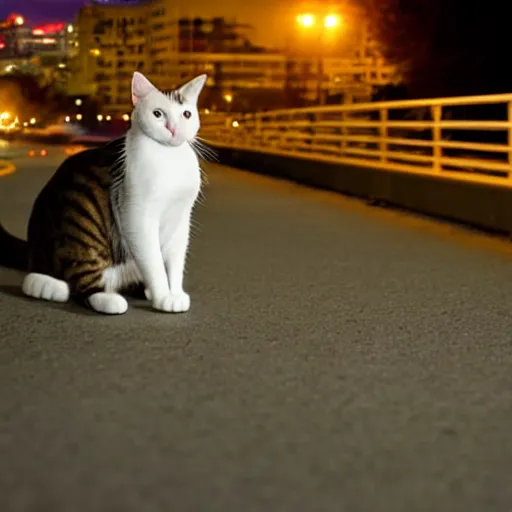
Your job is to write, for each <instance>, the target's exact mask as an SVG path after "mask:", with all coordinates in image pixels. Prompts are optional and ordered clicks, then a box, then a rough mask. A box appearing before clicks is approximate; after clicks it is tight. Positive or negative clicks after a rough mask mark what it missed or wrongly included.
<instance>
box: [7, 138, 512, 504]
mask: <svg viewBox="0 0 512 512" xmlns="http://www.w3.org/2000/svg"><path fill="white" fill-rule="evenodd" d="M7 149H9V150H10V151H12V154H11V158H12V162H13V163H14V164H15V165H16V166H17V172H15V173H13V174H10V175H8V176H4V177H0V219H1V220H2V222H3V223H4V225H5V226H6V227H7V228H9V229H10V230H12V231H13V232H15V233H16V234H18V235H23V234H24V232H25V228H26V222H27V218H28V213H29V211H30V207H31V205H32V202H33V200H34V197H35V196H36V194H37V193H38V191H39V190H40V188H41V187H42V185H43V184H44V183H45V181H46V180H47V179H48V177H49V176H50V174H51V173H52V172H53V170H54V169H55V167H56V166H57V165H58V163H59V162H60V161H62V159H63V158H64V157H65V153H64V150H63V148H48V151H49V154H48V156H46V157H37V158H36V157H33V158H31V157H29V156H28V151H29V150H30V149H31V147H28V146H18V147H17V150H16V151H17V152H16V151H14V148H7ZM7 149H5V148H4V150H5V151H6V150H7ZM0 158H1V157H0ZM208 169H209V178H210V185H209V186H208V187H207V188H206V190H205V200H204V204H202V205H201V206H199V207H198V209H197V212H196V216H195V229H194V233H195V235H194V238H193V241H192V244H191V257H190V261H189V267H188V275H187V280H186V281H187V287H188V289H189V291H190V293H191V296H192V309H191V311H190V313H188V314H184V315H177V316H173V315H166V314H162V313H156V312H153V311H152V310H151V309H150V308H149V307H148V304H147V303H146V302H143V301H132V302H131V309H130V310H129V311H128V313H127V314H126V315H125V316H122V317H116V318H111V317H104V316H99V315H96V314H94V313H91V312H88V311H85V310H83V309H81V308H79V307H78V306H75V305H73V304H66V305H57V304H49V303H44V302H37V301H31V300H28V299H26V298H24V297H22V296H20V292H19V285H20V282H21V278H22V275H21V274H19V273H17V272H12V271H8V270H5V269H1V268H0V326H1V331H0V333H1V334H0V511H2V512H15V511H16V512H18V511H30V512H32V511H34V512H36V511H43V510H44V511H46V510H48V511H51V512H82V511H83V512H89V511H94V512H116V511H119V512H146V511H147V512H160V511H161V512H170V511H172V512H174V511H175V512H232V511H236V512H252V511H254V512H274V511H275V512H341V511H347V512H380V511H382V512H459V511H460V512H484V511H485V512H510V510H512V486H511V485H510V478H511V475H512V435H511V429H512V427H511V426H512V392H511V390H512V250H511V247H510V245H509V244H508V243H504V242H501V241H499V240H493V239H491V238H487V237H483V236H480V235H478V234H475V233H469V232H464V231H461V230H459V229H458V228H455V227H453V226H449V225H444V224H440V223H435V222H431V221H426V220H422V219H418V218H414V217H410V216H405V215H402V214H400V213H395V212H391V211H383V210H378V209H372V208H370V207H367V206H365V205H363V204H361V203H359V202H357V201H353V200H349V199H346V198H343V197H340V196H336V195H334V194H329V193H325V192H319V191H313V190H308V189H306V188H302V187H299V186H296V185H293V184H290V183H285V182H278V181H273V180H270V179H266V178H262V177H259V176H254V175H250V174H247V173H244V172H241V171H236V170H232V169H228V168H226V167H222V166H209V168H208ZM0 250H2V248H0Z"/></svg>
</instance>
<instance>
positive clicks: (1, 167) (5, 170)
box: [0, 160, 16, 176]
mask: <svg viewBox="0 0 512 512" xmlns="http://www.w3.org/2000/svg"><path fill="white" fill-rule="evenodd" d="M14 171H16V166H15V165H14V164H11V162H8V161H7V160H0V176H7V175H8V174H12V173H13V172H14Z"/></svg>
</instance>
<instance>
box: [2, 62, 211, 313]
mask: <svg viewBox="0 0 512 512" xmlns="http://www.w3.org/2000/svg"><path fill="white" fill-rule="evenodd" d="M205 81H206V76H205V75H201V76H198V77H197V78H194V79H193V80H191V81H190V82H188V83H187V84H185V85H184V86H183V87H181V88H179V89H177V90H175V91H173V92H172V93H170V94H165V93H163V92H161V91H159V90H158V89H157V88H155V87H154V86H153V84H151V82H150V81H149V80H148V79H147V78H146V77H144V76H143V75H142V74H141V73H138V72H136V73H134V75H133V79H132V100H133V105H134V110H133V113H132V124H131V127H130V129H129V130H128V132H127V133H126V135H125V136H124V137H122V138H121V139H118V140H115V141H113V142H111V143H109V144H106V145H105V146H104V147H101V148H95V149H90V150H87V151H83V152H81V153H78V154H76V155H74V156H71V157H69V158H68V159H67V160H65V161H64V162H63V164H62V165H61V166H60V167H59V168H58V169H57V171H56V173H55V174H54V176H53V177H52V178H51V179H50V180H49V182H48V183H47V184H46V186H45V187H44V188H43V190H42V191H41V193H40V194H39V196H38V197H37V199H36V201H35V204H34V206H33V209H32V213H31V216H30V221H29V227H28V240H27V242H24V241H21V240H18V239H16V238H15V237H13V236H12V235H10V234H8V233H7V232H6V231H5V230H4V229H3V228H1V226H0V264H3V265H6V266H11V267H15V268H19V269H21V270H28V274H27V275H26V277H25V279H24V281H23V285H22V289H23V292H24V293H25V294H26V295H28V296H30V297H34V298H37V299H46V300H52V301H57V302H65V301H67V300H68V299H69V297H70V296H74V297H77V298H81V299H83V301H84V302H85V304H87V305H89V306H90V307H91V308H92V309H94V310H95V311H97V312H99V313H105V314H122V313H125V312H126V311H127V309H128V303H127V301H126V299H125V298H124V297H123V296H122V295H120V293H119V292H120V291H124V290H126V289H127V288H128V287H130V286H133V285H136V284H138V283H143V286H144V288H145V294H146V297H147V298H148V300H151V302H152V305H153V308H155V309H156V310H159V311H166V312H176V313H177V312H184V311H188V309H189V308H190V297H189V295H188V294H187V293H186V292H185V291H184V290H183V273H184V268H185V260H186V254H187V251H188V243H189V231H190V222H191V215H192V209H193V207H194V204H195V202H196V199H197V197H198V194H199V191H200V186H201V172H200V169H199V160H198V157H197V155H196V152H195V151H194V149H193V140H194V138H195V136H196V134H197V132H198V130H199V126H200V122H199V113H198V109H197V100H198V97H199V94H200V92H201V90H202V88H203V86H204V83H205ZM13 260H15V261H13Z"/></svg>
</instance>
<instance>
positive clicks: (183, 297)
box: [153, 292, 190, 313]
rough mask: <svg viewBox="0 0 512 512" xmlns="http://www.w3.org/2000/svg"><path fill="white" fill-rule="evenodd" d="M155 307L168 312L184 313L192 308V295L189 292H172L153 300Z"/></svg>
mask: <svg viewBox="0 0 512 512" xmlns="http://www.w3.org/2000/svg"><path fill="white" fill-rule="evenodd" d="M153 308H155V309H158V311H166V312H167V313H184V312H185V311H188V310H189V309H190V295H189V294H188V293H185V292H182V293H170V294H169V295H166V296H165V297H161V298H160V299H157V300H154V301H153Z"/></svg>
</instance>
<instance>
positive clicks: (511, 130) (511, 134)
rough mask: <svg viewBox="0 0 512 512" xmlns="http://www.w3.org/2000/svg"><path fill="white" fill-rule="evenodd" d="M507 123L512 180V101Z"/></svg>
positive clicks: (509, 105) (509, 173) (509, 175)
mask: <svg viewBox="0 0 512 512" xmlns="http://www.w3.org/2000/svg"><path fill="white" fill-rule="evenodd" d="M507 121H508V166H509V171H508V178H509V179H512V101H509V102H508V104H507Z"/></svg>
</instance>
